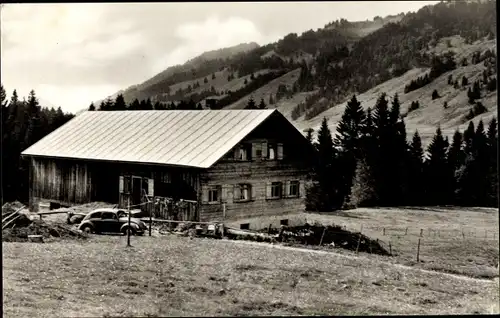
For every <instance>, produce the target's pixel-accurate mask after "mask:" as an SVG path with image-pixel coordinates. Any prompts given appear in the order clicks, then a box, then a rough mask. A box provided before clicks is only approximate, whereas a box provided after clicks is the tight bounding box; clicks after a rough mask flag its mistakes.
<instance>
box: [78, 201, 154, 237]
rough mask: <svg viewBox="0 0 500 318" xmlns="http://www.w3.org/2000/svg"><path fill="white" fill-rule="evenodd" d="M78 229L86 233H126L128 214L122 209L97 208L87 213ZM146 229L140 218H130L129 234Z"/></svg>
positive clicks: (135, 233)
mask: <svg viewBox="0 0 500 318" xmlns="http://www.w3.org/2000/svg"><path fill="white" fill-rule="evenodd" d="M78 229H79V230H81V231H84V232H87V233H123V234H127V230H128V229H129V224H128V215H127V212H126V211H125V210H122V209H112V208H103V209H97V210H94V211H92V212H90V213H89V214H87V216H86V217H85V218H84V219H83V220H82V222H81V223H80V225H79V226H78ZM146 229H147V226H146V224H145V223H144V222H143V221H141V220H140V219H138V218H134V217H132V218H131V219H130V234H132V235H142V234H144V232H145V231H146Z"/></svg>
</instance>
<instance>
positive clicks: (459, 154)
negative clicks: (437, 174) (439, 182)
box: [446, 130, 465, 204]
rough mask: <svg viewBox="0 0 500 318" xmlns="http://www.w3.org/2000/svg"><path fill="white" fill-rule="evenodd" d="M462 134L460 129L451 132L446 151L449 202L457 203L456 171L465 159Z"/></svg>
mask: <svg viewBox="0 0 500 318" xmlns="http://www.w3.org/2000/svg"><path fill="white" fill-rule="evenodd" d="M462 141H463V140H462V134H461V133H460V131H458V130H456V131H455V133H454V134H453V141H452V143H451V145H450V147H449V148H448V152H447V155H446V157H447V163H448V173H449V177H448V178H449V179H450V182H451V184H452V185H451V190H450V191H451V195H452V197H451V198H450V204H457V203H458V201H457V198H456V196H455V194H456V192H457V189H458V183H457V177H456V175H457V172H458V170H459V169H460V167H462V165H463V164H464V160H465V154H464V151H463V149H462Z"/></svg>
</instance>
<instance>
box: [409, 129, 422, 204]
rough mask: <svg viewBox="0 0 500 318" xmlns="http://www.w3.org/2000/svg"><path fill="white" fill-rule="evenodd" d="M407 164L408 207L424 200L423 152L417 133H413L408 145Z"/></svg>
mask: <svg viewBox="0 0 500 318" xmlns="http://www.w3.org/2000/svg"><path fill="white" fill-rule="evenodd" d="M408 156H409V162H408V194H409V195H408V198H407V201H408V203H409V204H410V205H417V204H420V203H421V202H422V201H423V200H424V189H425V186H424V178H423V173H424V171H423V168H424V165H423V164H424V161H423V160H424V150H423V148H422V140H421V139H420V135H419V134H418V131H415V134H414V135H413V138H412V141H411V143H410V145H409V151H408Z"/></svg>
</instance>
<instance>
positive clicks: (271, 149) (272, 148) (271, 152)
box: [267, 144, 276, 160]
mask: <svg viewBox="0 0 500 318" xmlns="http://www.w3.org/2000/svg"><path fill="white" fill-rule="evenodd" d="M275 151H276V147H275V145H274V144H269V150H268V151H267V153H268V159H270V160H274V159H275V158H276V153H275Z"/></svg>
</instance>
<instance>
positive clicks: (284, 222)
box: [280, 219, 288, 226]
mask: <svg viewBox="0 0 500 318" xmlns="http://www.w3.org/2000/svg"><path fill="white" fill-rule="evenodd" d="M280 225H285V226H288V219H283V220H280Z"/></svg>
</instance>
